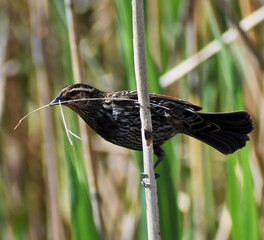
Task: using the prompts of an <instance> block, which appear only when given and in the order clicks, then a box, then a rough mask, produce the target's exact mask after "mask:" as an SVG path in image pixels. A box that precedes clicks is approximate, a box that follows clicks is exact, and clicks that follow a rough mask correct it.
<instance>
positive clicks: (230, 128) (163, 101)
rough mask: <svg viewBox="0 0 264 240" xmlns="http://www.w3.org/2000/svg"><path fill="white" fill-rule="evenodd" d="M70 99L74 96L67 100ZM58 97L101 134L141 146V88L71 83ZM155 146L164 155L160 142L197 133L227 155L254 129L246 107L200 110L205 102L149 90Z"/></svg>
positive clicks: (130, 145)
mask: <svg viewBox="0 0 264 240" xmlns="http://www.w3.org/2000/svg"><path fill="white" fill-rule="evenodd" d="M69 100H75V101H71V102H67V101H69ZM59 101H60V102H61V103H62V104H63V105H65V106H67V107H69V108H71V109H72V110H74V111H75V112H76V113H78V114H79V115H80V117H82V118H83V120H84V121H85V122H86V123H87V124H88V125H89V126H90V127H91V128H92V129H93V130H94V131H95V132H97V133H98V134H99V135H100V136H102V137H103V138H104V139H106V140H107V141H109V142H112V143H114V144H117V145H119V146H122V147H126V148H129V149H134V150H142V142H141V122H140V116H139V103H138V100H137V92H136V91H119V92H103V91H100V90H98V89H96V88H94V87H91V86H89V85H87V84H83V83H77V84H73V85H69V86H66V87H65V88H63V89H62V90H61V92H60V93H59V94H58V96H57V97H56V98H55V99H54V100H53V101H52V102H51V103H50V105H57V104H58V103H59ZM150 107H151V118H152V127H153V147H154V152H155V154H156V155H157V156H158V158H159V160H158V162H157V163H156V165H155V166H157V165H158V163H159V162H160V160H161V159H162V158H163V155H164V153H163V151H162V149H161V148H160V146H161V145H162V144H163V143H164V142H166V141H167V140H168V139H170V138H171V137H173V136H174V135H176V134H177V133H184V134H186V135H189V136H191V137H194V138H196V139H198V140H200V141H202V142H204V143H206V144H208V145H210V146H212V147H213V148H215V149H217V150H218V151H220V152H222V153H223V154H230V153H233V152H234V151H236V150H237V149H240V148H242V147H244V146H245V144H246V141H248V140H249V137H248V135H247V134H248V133H250V132H251V131H252V130H253V126H252V121H251V117H250V115H249V114H248V113H247V112H246V111H239V112H230V113H200V112H198V111H199V110H201V107H199V106H195V105H193V104H191V103H189V102H186V101H182V100H179V99H176V98H173V97H169V96H164V95H159V94H154V93H151V94H150Z"/></svg>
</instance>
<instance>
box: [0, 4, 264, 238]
mask: <svg viewBox="0 0 264 240" xmlns="http://www.w3.org/2000/svg"><path fill="white" fill-rule="evenodd" d="M263 4H264V2H263V1H262V0H243V1H242V0H233V1H227V2H226V1H220V0H216V1H209V0H203V1H190V0H187V1H183V0H166V1H158V0H150V1H145V22H146V52H147V64H148V76H149V85H150V90H151V91H152V92H157V93H158V92H160V93H164V94H168V95H172V96H176V97H179V98H182V99H185V100H188V101H191V102H193V103H195V104H198V105H201V106H203V110H204V111H232V110H241V109H246V110H247V111H249V112H250V113H251V115H252V117H253V121H254V127H255V129H254V132H253V133H252V134H251V142H250V143H248V144H247V147H246V148H244V149H242V150H240V151H239V152H237V153H235V154H233V155H231V156H228V157H226V156H224V155H222V154H220V153H218V152H216V151H215V150H212V149H211V148H209V147H207V146H205V145H203V144H200V143H198V142H197V141H195V140H193V139H190V138H187V137H186V138H185V137H182V136H177V137H175V138H174V139H173V140H171V141H170V142H168V143H166V144H165V145H164V149H165V151H166V153H167V157H166V159H165V160H164V162H163V163H162V164H161V165H160V166H159V168H158V170H157V172H158V173H159V174H160V175H161V177H160V178H159V179H158V181H157V182H158V193H159V208H160V224H161V236H162V239H219V240H222V239H237V240H243V239H245V240H246V239H264V231H263V224H264V209H263V178H264V148H263V146H264V125H263V123H264V108H263V104H264V101H263V97H264V93H263V92H264V88H263V87H264V84H263V83H264V77H263V76H264V75H263V70H264V64H263V63H264V61H263V50H264V41H263V38H264V34H263V33H264V24H263V23H262V22H261V21H262V20H260V22H259V23H258V24H257V25H256V26H254V27H252V29H251V30H249V31H247V32H246V33H244V32H243V31H241V34H239V35H236V34H235V35H233V38H234V39H233V41H232V42H231V43H229V44H225V42H228V41H227V40H226V39H224V40H223V39H222V38H221V34H222V33H224V32H225V31H227V30H228V29H229V28H231V27H233V28H237V27H238V22H239V21H241V20H242V19H244V18H246V17H247V16H250V15H252V14H254V13H255V11H257V10H258V9H261V6H262V5H263ZM258 16H259V15H258ZM261 16H264V13H263V10H262V12H261V14H260V17H261ZM256 18H257V16H255V15H252V19H251V20H252V21H254V20H256ZM131 21H132V16H131V1H130V0H128V1H125V0H76V1H72V2H70V1H67V0H65V1H63V0H56V1H48V0H42V1H35V0H28V1H26V0H20V1H8V0H0V124H1V125H0V126H1V131H0V141H1V143H0V239H58V240H60V239H76V240H77V239H78V240H81V239H128V240H129V239H147V237H146V234H147V232H146V222H145V208H144V206H145V200H144V195H143V194H144V192H143V187H142V186H141V184H140V173H141V172H142V165H141V162H142V159H141V155H140V154H138V153H135V152H133V151H129V150H126V149H124V148H120V147H117V146H114V145H112V144H110V143H107V142H105V141H104V140H102V139H101V138H100V137H98V136H97V135H96V134H94V133H93V132H92V131H90V130H89V129H87V128H86V127H85V126H84V125H83V123H82V122H81V121H79V119H78V117H77V116H76V114H74V113H73V112H71V111H69V110H67V109H65V110H64V112H65V117H66V121H67V124H68V127H69V129H71V130H72V131H73V132H75V133H77V134H79V135H81V136H82V141H80V140H78V139H73V146H72V145H71V144H70V143H69V141H68V140H67V137H66V134H65V131H64V128H63V125H62V120H61V116H60V111H59V108H58V107H52V108H48V109H44V110H42V111H40V112H38V113H35V114H34V115H31V116H30V117H29V118H28V119H26V120H25V121H24V122H22V124H21V125H20V126H19V127H18V129H17V130H16V131H14V130H13V128H14V126H15V125H16V124H17V122H18V121H19V119H20V118H22V117H23V116H24V115H25V114H27V113H28V112H30V111H32V110H33V109H36V108H38V107H39V106H42V105H44V104H47V103H49V102H50V101H51V100H52V99H53V98H54V97H55V96H56V94H57V93H58V91H59V90H60V89H61V88H62V87H64V86H65V85H67V84H70V83H74V82H76V81H79V79H80V80H81V81H83V82H85V83H88V84H91V85H93V86H96V87H98V88H100V89H102V90H107V91H111V90H122V89H128V88H130V89H135V79H134V67H133V49H132V22H131ZM243 26H244V25H243ZM248 28H251V27H248ZM245 29H247V27H246V28H245ZM230 34H231V35H232V32H230ZM233 34H234V32H233ZM214 39H218V40H219V42H217V43H216V48H213V47H212V46H211V47H208V48H205V49H204V50H203V52H201V54H200V55H198V56H196V55H194V54H195V53H197V52H198V51H199V50H201V49H203V48H204V47H206V46H208V44H209V43H210V42H211V41H213V40H214ZM193 55H194V57H193V58H192V59H191V61H189V62H187V63H186V64H184V65H180V67H179V68H177V69H176V72H173V71H170V70H171V69H173V68H174V67H175V66H177V65H179V64H180V63H182V62H183V61H184V60H185V59H188V58H189V57H191V56H193ZM195 56H196V57H195ZM209 56H210V57H209ZM192 65H193V66H196V67H195V68H194V69H192ZM168 71H170V72H169V74H168ZM182 72H184V74H183V75H181V73H182ZM80 129H81V130H80ZM80 131H81V133H80ZM87 132H89V134H88V135H87V134H86V133H87Z"/></svg>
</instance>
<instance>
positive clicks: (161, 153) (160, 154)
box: [154, 147, 165, 169]
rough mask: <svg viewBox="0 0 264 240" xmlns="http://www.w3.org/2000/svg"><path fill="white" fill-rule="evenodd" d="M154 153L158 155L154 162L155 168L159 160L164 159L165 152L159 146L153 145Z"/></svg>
mask: <svg viewBox="0 0 264 240" xmlns="http://www.w3.org/2000/svg"><path fill="white" fill-rule="evenodd" d="M154 154H155V155H156V156H157V157H158V159H157V161H156V162H155V163H154V169H156V168H157V167H158V165H159V164H160V162H161V161H162V160H163V159H164V157H165V152H164V151H163V150H162V149H161V148H160V147H154Z"/></svg>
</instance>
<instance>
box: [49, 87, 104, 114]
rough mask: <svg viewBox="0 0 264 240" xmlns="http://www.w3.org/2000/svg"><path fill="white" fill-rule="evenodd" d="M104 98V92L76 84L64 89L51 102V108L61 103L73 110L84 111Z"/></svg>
mask: <svg viewBox="0 0 264 240" xmlns="http://www.w3.org/2000/svg"><path fill="white" fill-rule="evenodd" d="M103 97H104V92H102V91H100V90H98V89H96V88H94V87H91V86H89V85H87V84H84V83H76V84H72V85H68V86H66V87H64V88H63V89H62V90H61V91H60V92H59V94H58V95H57V96H56V97H55V98H54V99H53V100H52V101H51V103H50V106H53V105H58V104H59V103H61V104H62V105H65V106H67V107H69V108H72V109H73V110H76V109H82V108H83V107H86V106H88V105H89V103H90V102H94V101H95V100H96V99H97V98H99V99H101V98H103Z"/></svg>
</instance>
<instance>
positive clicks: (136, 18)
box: [132, 0, 160, 240]
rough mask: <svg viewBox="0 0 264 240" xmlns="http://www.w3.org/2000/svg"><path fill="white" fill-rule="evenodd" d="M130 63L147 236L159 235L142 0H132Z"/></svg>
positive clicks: (154, 237)
mask: <svg viewBox="0 0 264 240" xmlns="http://www.w3.org/2000/svg"><path fill="white" fill-rule="evenodd" d="M132 17H133V47H134V67H135V74H136V81H137V90H138V100H139V104H140V106H141V107H140V118H141V124H142V126H141V134H142V147H143V160H144V173H145V174H146V176H147V178H146V179H144V180H146V181H148V182H145V183H147V186H146V187H145V199H146V211H147V213H146V214H147V226H148V239H155V240H156V239H160V227H159V211H158V197H157V186H156V180H155V174H154V168H153V141H152V123H151V112H150V100H149V94H148V81H147V70H146V56H145V39H144V11H143V0H132Z"/></svg>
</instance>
